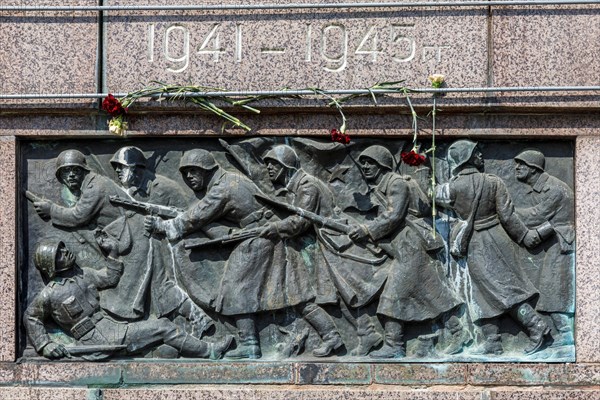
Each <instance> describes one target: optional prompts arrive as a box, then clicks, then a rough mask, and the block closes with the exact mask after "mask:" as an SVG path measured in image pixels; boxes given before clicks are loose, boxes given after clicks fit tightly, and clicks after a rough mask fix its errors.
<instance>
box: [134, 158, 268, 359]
mask: <svg viewBox="0 0 600 400" xmlns="http://www.w3.org/2000/svg"><path fill="white" fill-rule="evenodd" d="M179 171H180V172H181V174H182V176H183V179H184V180H185V182H186V184H187V185H188V186H189V187H190V188H191V189H192V190H194V191H195V192H197V193H203V192H204V193H205V194H204V196H203V197H202V199H201V200H200V201H198V202H197V203H196V204H195V205H193V206H192V207H190V208H189V209H187V210H186V211H185V212H184V213H183V214H181V215H179V216H178V217H176V218H174V219H170V220H163V219H161V218H158V217H155V216H149V217H146V221H145V227H146V229H147V230H148V231H150V232H153V233H155V234H162V235H166V237H167V238H168V239H169V240H178V239H181V238H185V237H186V236H188V235H190V234H191V233H193V232H196V231H199V230H202V229H204V228H206V227H207V226H208V225H209V224H211V223H212V222H222V223H223V222H224V223H227V224H229V225H233V226H236V227H238V228H239V229H252V228H256V227H260V226H263V225H264V224H265V223H266V222H267V221H268V219H269V218H271V217H272V215H273V213H272V212H270V211H268V210H266V209H265V208H264V207H262V206H261V205H260V204H259V203H258V202H257V200H256V199H255V198H254V194H256V193H258V192H259V189H258V188H257V187H256V185H255V184H254V183H253V182H251V181H250V180H249V179H247V178H246V177H244V176H242V175H239V174H234V173H230V172H227V171H225V170H224V169H222V168H221V167H220V166H219V164H218V163H217V162H216V160H215V159H214V157H213V156H212V154H210V152H208V151H206V150H201V149H197V150H190V151H187V152H185V153H184V154H183V156H182V158H181V161H180V166H179ZM274 253H275V243H274V242H273V241H271V240H268V239H265V238H261V237H257V236H252V237H249V238H246V239H244V240H242V241H240V242H239V243H238V244H237V245H236V246H235V248H234V249H233V251H232V252H231V255H230V256H229V258H228V260H227V262H226V265H225V268H224V271H223V277H222V279H221V283H220V286H219V288H218V290H217V293H216V298H215V299H214V308H215V310H216V311H217V312H218V313H221V314H223V315H227V316H231V317H233V319H234V321H235V325H236V327H237V329H238V332H239V342H238V346H237V348H236V349H234V350H231V351H229V352H228V353H227V354H226V356H227V357H230V358H260V357H261V356H262V353H261V348H260V342H259V338H258V332H257V329H256V313H259V312H262V311H269V310H275V309H278V308H279V305H278V304H276V303H275V302H272V299H271V295H272V293H269V290H276V288H274V287H269V286H268V285H266V284H265V282H266V280H267V279H268V276H269V274H270V273H271V269H272V264H273V262H274Z"/></svg>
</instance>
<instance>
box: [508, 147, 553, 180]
mask: <svg viewBox="0 0 600 400" xmlns="http://www.w3.org/2000/svg"><path fill="white" fill-rule="evenodd" d="M545 167H546V158H545V157H544V155H543V154H542V153H541V152H540V151H537V150H525V151H522V152H520V153H519V154H518V155H517V156H516V157H515V176H516V178H517V180H519V181H521V182H534V181H536V180H537V178H536V177H537V176H538V175H539V174H540V173H542V172H544V168H545Z"/></svg>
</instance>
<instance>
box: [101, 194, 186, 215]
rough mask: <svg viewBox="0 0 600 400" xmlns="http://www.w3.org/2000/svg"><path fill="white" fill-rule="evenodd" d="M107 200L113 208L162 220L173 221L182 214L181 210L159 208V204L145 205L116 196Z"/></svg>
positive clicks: (165, 207)
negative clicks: (121, 208) (124, 209)
mask: <svg viewBox="0 0 600 400" xmlns="http://www.w3.org/2000/svg"><path fill="white" fill-rule="evenodd" d="M108 200H109V201H110V202H111V204H113V205H114V206H117V207H123V208H126V209H128V210H132V211H134V212H136V213H138V214H143V215H152V216H157V217H161V218H164V219H173V218H175V217H177V216H178V215H179V214H181V213H182V212H183V211H182V210H178V209H176V208H174V207H167V206H161V205H159V204H152V203H145V202H143V201H136V200H130V199H124V198H122V197H119V196H117V195H112V196H109V197H108Z"/></svg>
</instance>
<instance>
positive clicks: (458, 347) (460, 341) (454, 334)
mask: <svg viewBox="0 0 600 400" xmlns="http://www.w3.org/2000/svg"><path fill="white" fill-rule="evenodd" d="M444 327H445V328H446V331H447V332H448V333H450V338H449V339H447V343H448V345H447V346H446V348H445V349H444V350H443V352H444V354H448V355H451V354H458V353H460V352H462V351H463V347H464V346H468V345H469V344H470V343H471V342H472V339H471V335H469V332H468V331H467V330H466V329H465V328H464V326H463V324H462V323H461V322H460V319H459V318H458V317H457V316H456V315H453V316H452V317H450V318H448V320H447V321H446V322H445V323H444Z"/></svg>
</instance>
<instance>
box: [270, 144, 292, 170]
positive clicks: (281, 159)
mask: <svg viewBox="0 0 600 400" xmlns="http://www.w3.org/2000/svg"><path fill="white" fill-rule="evenodd" d="M263 160H265V161H267V160H274V161H277V162H278V163H279V164H281V165H283V166H284V167H286V168H293V169H298V168H299V167H300V158H298V154H296V151H295V150H294V149H292V148H291V147H290V146H287V145H285V144H280V145H278V146H275V147H273V148H272V149H271V150H269V151H268V152H267V154H265V155H264V157H263Z"/></svg>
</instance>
